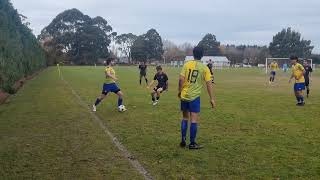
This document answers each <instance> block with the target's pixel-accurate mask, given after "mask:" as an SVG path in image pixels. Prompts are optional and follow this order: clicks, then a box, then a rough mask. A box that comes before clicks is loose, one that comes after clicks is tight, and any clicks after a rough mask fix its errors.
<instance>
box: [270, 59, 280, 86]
mask: <svg viewBox="0 0 320 180" xmlns="http://www.w3.org/2000/svg"><path fill="white" fill-rule="evenodd" d="M270 69H271V72H270V80H269V83H270V84H271V83H273V82H274V79H275V77H276V71H277V70H278V69H279V66H278V63H277V62H276V61H273V62H272V63H271V64H270Z"/></svg>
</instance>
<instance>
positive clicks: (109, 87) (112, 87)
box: [92, 59, 125, 112]
mask: <svg viewBox="0 0 320 180" xmlns="http://www.w3.org/2000/svg"><path fill="white" fill-rule="evenodd" d="M112 65H113V62H112V59H108V60H107V61H106V69H105V77H106V79H105V82H104V84H103V87H102V93H101V95H100V97H98V98H97V100H96V102H95V103H94V105H92V111H94V112H96V111H97V106H98V104H99V103H100V102H101V101H102V100H103V99H104V98H105V97H106V96H107V94H108V93H109V92H113V93H115V94H117V95H118V107H119V106H121V105H122V103H123V100H122V97H123V93H122V92H121V90H120V88H119V87H118V86H117V84H116V81H117V80H118V78H117V77H116V73H115V71H114V69H113V68H112ZM124 111H125V110H124Z"/></svg>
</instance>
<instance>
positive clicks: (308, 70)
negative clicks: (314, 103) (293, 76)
mask: <svg viewBox="0 0 320 180" xmlns="http://www.w3.org/2000/svg"><path fill="white" fill-rule="evenodd" d="M303 67H304V70H305V73H304V79H305V85H306V88H307V98H308V97H309V93H310V87H309V85H310V80H311V73H312V67H311V66H310V65H309V64H308V61H307V60H304V61H303Z"/></svg>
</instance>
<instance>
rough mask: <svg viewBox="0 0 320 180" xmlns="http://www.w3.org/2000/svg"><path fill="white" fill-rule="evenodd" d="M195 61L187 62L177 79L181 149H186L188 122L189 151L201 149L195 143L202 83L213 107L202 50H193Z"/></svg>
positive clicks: (209, 82)
mask: <svg viewBox="0 0 320 180" xmlns="http://www.w3.org/2000/svg"><path fill="white" fill-rule="evenodd" d="M193 56H194V58H195V60H192V61H188V62H187V63H186V64H185V65H184V66H183V68H182V71H181V73H180V78H179V94H178V96H179V98H180V99H181V111H182V115H183V119H182V121H181V143H180V146H181V147H186V137H187V130H188V120H191V125H190V144H189V149H201V148H202V147H203V146H201V145H198V144H197V143H196V141H195V139H196V134H197V129H198V124H197V123H198V115H199V112H200V94H201V90H202V86H203V81H205V82H206V85H207V90H208V94H209V97H210V103H211V106H212V108H214V107H215V101H214V99H213V94H212V83H211V80H212V79H211V77H212V75H211V73H210V70H209V68H208V67H207V66H206V65H204V64H203V63H202V62H201V58H202V57H203V49H202V48H200V47H195V48H194V49H193Z"/></svg>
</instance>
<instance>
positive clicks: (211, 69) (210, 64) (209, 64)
mask: <svg viewBox="0 0 320 180" xmlns="http://www.w3.org/2000/svg"><path fill="white" fill-rule="evenodd" d="M207 66H208V68H209V70H210V73H211V76H212V83H214V77H213V64H212V60H211V59H209V62H208V64H207Z"/></svg>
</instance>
